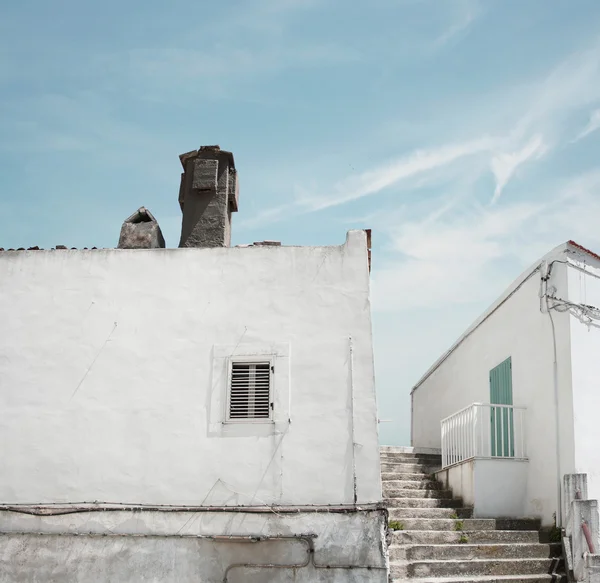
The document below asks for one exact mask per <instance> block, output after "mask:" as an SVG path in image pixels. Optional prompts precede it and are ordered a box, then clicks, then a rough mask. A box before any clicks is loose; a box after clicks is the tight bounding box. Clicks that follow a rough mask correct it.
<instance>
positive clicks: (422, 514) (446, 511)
mask: <svg viewBox="0 0 600 583" xmlns="http://www.w3.org/2000/svg"><path fill="white" fill-rule="evenodd" d="M389 512H390V516H392V514H393V515H394V520H402V519H403V518H452V519H454V520H463V519H465V518H471V516H473V509H472V508H397V507H394V508H389ZM494 526H495V523H494Z"/></svg>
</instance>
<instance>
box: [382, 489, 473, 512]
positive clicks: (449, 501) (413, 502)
mask: <svg viewBox="0 0 600 583" xmlns="http://www.w3.org/2000/svg"><path fill="white" fill-rule="evenodd" d="M409 491H410V490H409ZM414 491H415V492H419V491H420V490H414ZM383 502H384V503H385V505H386V506H387V507H388V508H462V500H460V499H459V498H413V497H409V498H400V497H396V496H395V497H393V498H387V497H386V498H384V499H383Z"/></svg>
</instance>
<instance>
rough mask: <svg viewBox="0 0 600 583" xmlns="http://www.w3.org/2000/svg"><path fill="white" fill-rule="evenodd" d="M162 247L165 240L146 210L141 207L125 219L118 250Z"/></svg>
mask: <svg viewBox="0 0 600 583" xmlns="http://www.w3.org/2000/svg"><path fill="white" fill-rule="evenodd" d="M164 246H165V240H164V238H163V234H162V232H161V230H160V227H159V226H158V223H157V222H156V219H155V218H154V216H153V215H152V213H151V212H150V211H149V210H148V209H147V208H145V207H143V206H142V207H140V208H139V209H138V210H137V211H135V212H134V213H133V214H132V215H131V216H130V217H129V218H127V219H125V222H124V223H123V226H122V227H121V235H120V237H119V244H118V246H117V247H118V249H162V248H164ZM57 249H58V247H57Z"/></svg>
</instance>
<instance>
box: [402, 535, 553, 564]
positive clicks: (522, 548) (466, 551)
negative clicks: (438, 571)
mask: <svg viewBox="0 0 600 583" xmlns="http://www.w3.org/2000/svg"><path fill="white" fill-rule="evenodd" d="M465 536H466V535H465ZM560 553H561V546H560V544H557V543H554V544H540V543H529V544H527V543H525V544H523V543H519V544H515V543H509V544H470V543H465V544H445V545H410V546H400V545H392V546H390V561H439V560H443V559H454V560H458V559H460V560H463V561H471V560H473V559H549V558H552V557H556V556H560Z"/></svg>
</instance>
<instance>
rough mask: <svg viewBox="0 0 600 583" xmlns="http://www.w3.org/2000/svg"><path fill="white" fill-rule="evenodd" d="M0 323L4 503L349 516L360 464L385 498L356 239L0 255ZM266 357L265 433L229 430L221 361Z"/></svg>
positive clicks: (365, 291) (361, 492)
mask: <svg viewBox="0 0 600 583" xmlns="http://www.w3.org/2000/svg"><path fill="white" fill-rule="evenodd" d="M0 327H1V329H2V334H1V335H0V411H2V414H1V415H0V443H1V444H2V456H0V502H2V503H22V504H26V503H51V502H68V503H72V502H81V501H94V500H98V501H105V502H128V503H149V504H182V505H260V504H284V505H287V504H290V505H303V504H342V503H344V504H351V503H353V501H354V484H353V466H354V467H355V471H356V489H357V501H358V502H359V503H367V502H377V501H379V500H381V488H380V479H379V451H378V443H377V421H376V404H375V392H374V379H373V353H372V340H371V318H370V304H369V274H368V270H367V248H366V235H365V233H364V232H363V231H352V232H350V233H349V234H348V238H347V241H346V244H345V245H341V246H338V247H253V248H222V249H152V250H116V249H108V250H91V251H67V250H63V251H27V252H25V251H20V252H3V253H0ZM350 337H352V343H353V358H352V362H351V357H350V341H349V338H350ZM263 353H264V354H269V355H273V358H275V369H276V370H275V387H276V398H275V410H274V422H273V423H268V424H243V425H236V426H226V425H224V424H223V420H224V412H225V410H224V397H225V390H226V375H225V374H224V371H225V363H226V361H227V358H226V357H227V356H230V355H231V354H236V355H247V354H263ZM352 409H354V416H352V415H351V411H352ZM353 428H354V441H355V443H356V446H355V447H354V448H353V445H352V430H353ZM353 450H354V454H355V462H354V464H353Z"/></svg>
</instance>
